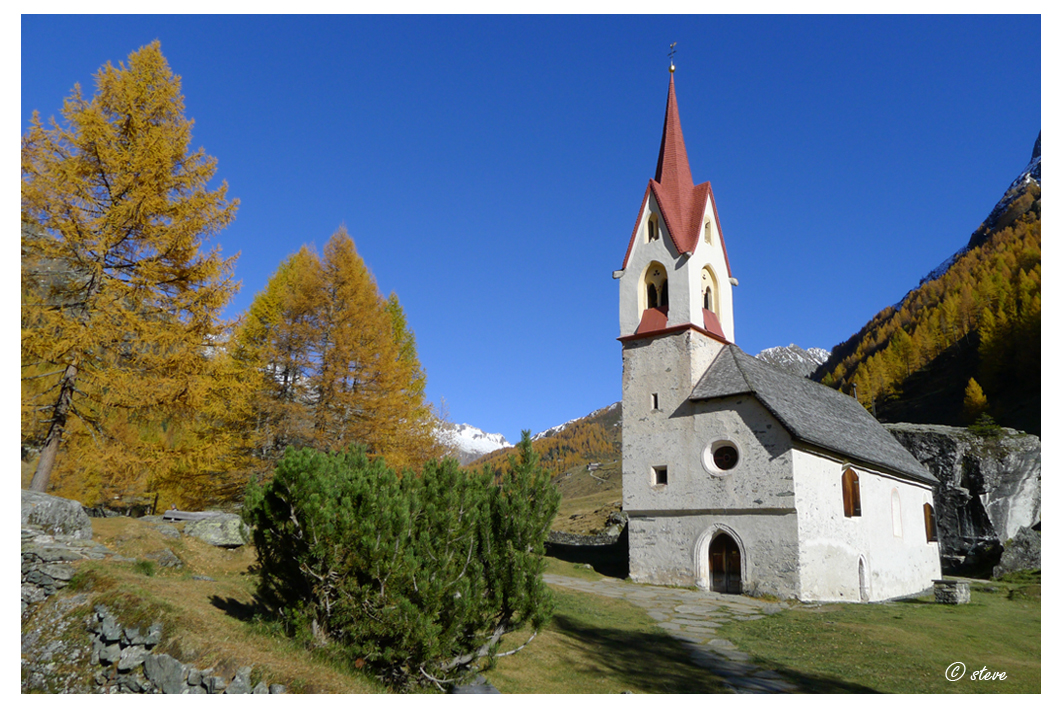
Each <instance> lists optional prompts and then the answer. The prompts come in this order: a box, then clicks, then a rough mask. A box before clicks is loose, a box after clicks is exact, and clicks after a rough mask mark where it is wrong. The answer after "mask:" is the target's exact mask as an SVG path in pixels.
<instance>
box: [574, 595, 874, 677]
mask: <svg viewBox="0 0 1063 709" xmlns="http://www.w3.org/2000/svg"><path fill="white" fill-rule="evenodd" d="M553 625H554V627H555V628H556V629H557V630H558V632H560V633H562V634H563V635H566V636H568V637H569V638H571V639H572V640H574V641H575V642H577V643H578V644H579V645H581V646H582V647H583V648H584V650H585V651H587V652H590V653H593V654H594V656H595V658H596V661H597V662H598V663H600V664H602V665H604V666H606V667H608V668H609V671H610V672H612V673H614V674H616V675H617V676H622V677H624V678H625V680H626V681H627V682H629V683H630V684H631V688H632V689H633V690H635V691H638V692H647V693H651V694H707V693H720V692H730V691H732V689H731V687H734V688H736V689H738V690H739V691H742V692H767V693H774V692H777V691H778V690H777V689H775V688H773V687H772V686H771V684H770V683H769V682H766V681H765V679H764V678H757V677H752V676H749V674H747V673H746V672H744V671H737V670H736V665H737V663H732V662H728V661H726V660H721V661H720V666H719V667H718V668H716V669H713V668H712V667H701V666H699V665H697V664H695V663H694V660H693V654H692V647H691V646H690V645H688V644H687V643H684V642H683V641H681V640H679V639H677V638H674V637H671V636H669V635H665V634H662V633H646V632H631V631H627V630H619V629H614V628H605V627H600V626H595V625H592V624H589V623H585V622H583V621H580V620H578V619H576V618H573V617H572V616H570V615H566V614H564V613H557V614H555V615H554V620H553ZM760 667H761V669H766V668H765V667H764V666H760ZM770 669H772V670H773V671H774V672H775V674H776V675H779V676H780V677H781V678H782V679H783V680H785V681H787V682H789V683H790V684H792V685H794V686H795V687H796V690H795V691H796V692H798V693H810V694H838V693H849V694H851V693H861V694H865V693H875V691H874V690H873V689H871V688H869V687H865V686H863V685H860V684H856V683H853V682H845V681H840V680H836V679H832V678H829V677H820V676H815V675H807V674H804V673H800V672H796V671H793V670H790V669H787V668H785V667H778V666H773V667H771V668H770ZM725 679H726V680H727V682H728V684H725V683H724V680H725ZM729 685H730V686H729Z"/></svg>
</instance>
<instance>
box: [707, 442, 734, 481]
mask: <svg viewBox="0 0 1063 709" xmlns="http://www.w3.org/2000/svg"><path fill="white" fill-rule="evenodd" d="M738 458H739V455H738V446H737V445H735V444H734V443H732V442H731V441H727V440H723V441H715V442H713V443H710V444H709V445H707V446H705V450H704V451H703V452H702V454H701V465H702V467H704V468H705V470H706V471H707V472H709V473H712V474H713V475H723V474H725V473H729V472H731V471H732V470H734V469H735V467H736V466H737V465H738Z"/></svg>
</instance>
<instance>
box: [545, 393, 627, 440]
mask: <svg viewBox="0 0 1063 709" xmlns="http://www.w3.org/2000/svg"><path fill="white" fill-rule="evenodd" d="M618 406H620V402H619V401H618V402H616V403H615V404H609V406H604V407H602V408H600V409H598V410H596V411H592V412H591V413H589V414H587V415H586V416H580V417H579V418H577V419H572V420H571V421H565V422H564V423H562V424H559V425H557V426H554V427H552V428H548V429H546V430H545V431H540V432H539V433H536V434H535V435H534V436H532V440H533V441H537V440H539V439H540V438H545V437H546V436H552V435H554V434H555V433H561V431H564V430H565V428H566V427H568V426H569V425H570V424H573V423H576V422H577V421H583V420H584V419H590V418H594V417H595V416H599V415H601V414H604V413H606V412H608V411H611V410H612V409H615V408H616V407H618Z"/></svg>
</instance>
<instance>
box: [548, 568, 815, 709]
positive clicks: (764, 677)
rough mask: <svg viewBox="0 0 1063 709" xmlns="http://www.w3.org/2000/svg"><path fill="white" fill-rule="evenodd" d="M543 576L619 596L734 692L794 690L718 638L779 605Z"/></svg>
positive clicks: (555, 582) (559, 583)
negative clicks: (726, 625)
mask: <svg viewBox="0 0 1063 709" xmlns="http://www.w3.org/2000/svg"><path fill="white" fill-rule="evenodd" d="M543 578H544V580H545V581H546V582H547V583H549V584H552V585H555V586H562V587H564V588H570V589H574V590H576V591H585V592H587V593H595V594H598V595H600V596H607V597H609V598H623V599H625V600H628V601H630V602H631V603H634V604H635V605H637V606H639V607H641V608H645V609H646V612H647V613H648V614H649V616H650V617H651V618H653V619H654V620H655V621H657V626H658V627H659V628H662V629H663V630H665V631H667V632H668V633H669V634H670V635H672V636H673V637H675V638H678V639H679V640H681V641H683V643H684V644H685V645H686V646H687V647H688V648H689V650H690V652H691V656H692V657H693V660H694V664H696V665H698V666H699V667H704V668H706V669H708V670H711V671H712V672H713V673H714V674H716V675H717V676H718V677H720V679H722V680H723V682H724V684H726V685H727V686H728V687H730V688H731V689H733V690H734V691H735V692H738V693H741V694H761V693H778V692H794V691H796V690H797V688H796V687H795V686H794V685H793V684H791V683H789V682H787V681H786V680H785V679H784V678H783V677H782V675H780V674H778V673H777V672H773V671H771V670H765V669H762V668H760V667H757V666H756V665H754V664H753V663H751V662H750V661H749V655H747V654H746V653H744V652H742V651H741V650H739V649H738V648H736V647H735V646H734V645H733V644H732V643H731V642H730V641H729V640H727V639H725V638H718V637H716V629H717V628H719V627H720V626H721V625H723V624H724V623H730V622H732V621H747V620H756V619H757V618H763V617H764V616H765V615H771V614H773V613H778V612H779V611H781V610H783V608H784V607H783V606H781V605H779V604H777V603H768V602H766V601H759V600H757V599H755V598H749V597H747V596H736V595H731V594H722V593H711V592H709V591H695V590H690V589H684V588H670V587H666V586H645V585H641V584H633V583H626V582H624V581H620V580H619V579H612V578H603V579H601V580H600V581H585V580H583V579H576V578H571V577H568V576H558V575H556V574H544V575H543Z"/></svg>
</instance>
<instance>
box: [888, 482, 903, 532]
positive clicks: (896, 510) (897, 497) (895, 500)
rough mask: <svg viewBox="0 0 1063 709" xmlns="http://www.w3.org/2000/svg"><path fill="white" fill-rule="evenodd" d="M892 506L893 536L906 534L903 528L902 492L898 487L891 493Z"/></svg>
mask: <svg viewBox="0 0 1063 709" xmlns="http://www.w3.org/2000/svg"><path fill="white" fill-rule="evenodd" d="M890 506H891V507H892V508H893V536H895V537H901V536H904V534H903V530H902V529H901V493H899V492H897V488H893V492H892V493H890Z"/></svg>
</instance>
